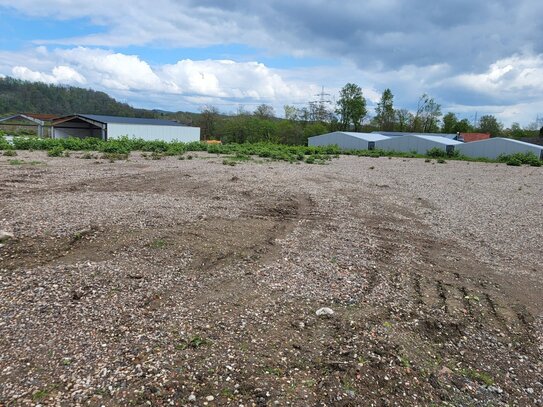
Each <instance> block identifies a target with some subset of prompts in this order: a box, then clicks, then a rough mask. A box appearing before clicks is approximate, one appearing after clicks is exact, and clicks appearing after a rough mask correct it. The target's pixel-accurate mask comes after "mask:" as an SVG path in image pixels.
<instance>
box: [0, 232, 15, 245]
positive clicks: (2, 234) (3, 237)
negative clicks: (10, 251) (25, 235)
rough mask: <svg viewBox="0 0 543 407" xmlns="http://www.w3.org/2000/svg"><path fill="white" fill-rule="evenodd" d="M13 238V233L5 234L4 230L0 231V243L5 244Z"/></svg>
mask: <svg viewBox="0 0 543 407" xmlns="http://www.w3.org/2000/svg"><path fill="white" fill-rule="evenodd" d="M14 237H15V236H14V235H13V233H9V232H6V231H5V230H0V243H4V242H7V241H8V240H10V239H13V238H14Z"/></svg>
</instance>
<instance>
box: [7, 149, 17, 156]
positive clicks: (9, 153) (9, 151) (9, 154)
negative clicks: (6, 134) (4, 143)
mask: <svg viewBox="0 0 543 407" xmlns="http://www.w3.org/2000/svg"><path fill="white" fill-rule="evenodd" d="M4 156H6V157H15V156H17V151H15V150H5V151H4Z"/></svg>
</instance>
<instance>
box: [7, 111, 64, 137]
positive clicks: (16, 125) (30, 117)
mask: <svg viewBox="0 0 543 407" xmlns="http://www.w3.org/2000/svg"><path fill="white" fill-rule="evenodd" d="M56 117H58V116H56V115H53V114H36V113H19V114H15V115H12V116H8V117H3V118H1V119H0V129H2V130H4V131H6V132H7V133H8V134H13V133H20V132H21V131H23V132H28V133H34V134H36V135H37V136H39V137H44V136H47V135H49V129H50V123H51V121H52V120H54V119H55V118H56Z"/></svg>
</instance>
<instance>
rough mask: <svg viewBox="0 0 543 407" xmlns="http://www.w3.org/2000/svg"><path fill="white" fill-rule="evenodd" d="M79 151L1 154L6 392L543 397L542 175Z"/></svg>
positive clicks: (229, 400) (474, 166) (382, 162)
mask: <svg viewBox="0 0 543 407" xmlns="http://www.w3.org/2000/svg"><path fill="white" fill-rule="evenodd" d="M81 156H82V154H72V156H71V157H70V158H65V157H64V158H48V157H46V154H45V153H44V152H19V153H18V156H17V157H0V229H2V230H6V231H10V232H13V233H14V235H15V238H14V239H12V240H10V241H8V242H7V243H6V244H5V246H4V247H2V248H0V405H27V404H37V403H39V404H42V405H66V406H68V405H75V404H81V405H92V406H100V405H106V406H116V405H199V406H201V405H206V404H207V405H209V406H212V405H236V406H238V405H244V406H252V405H258V406H265V405H270V406H272V405H287V404H290V405H296V406H313V405H322V406H325V405H327V406H330V405H345V406H348V405H352V406H358V405H364V406H372V405H373V406H394V405H398V406H407V405H421V406H423V405H424V406H426V405H454V406H460V405H473V406H491V405H492V406H499V405H522V406H534V405H542V403H543V383H542V377H543V363H542V351H543V348H542V345H543V341H542V336H541V332H542V319H541V316H542V314H543V295H542V293H543V271H542V270H543V264H542V259H543V169H542V168H532V167H508V166H505V165H503V164H480V163H467V162H447V163H445V164H436V163H435V161H434V162H431V163H428V162H425V161H424V160H420V159H409V160H407V159H400V158H393V159H387V158H356V157H341V158H339V159H336V160H333V161H332V162H331V163H330V164H328V165H309V164H288V163H278V162H260V163H257V162H249V163H243V164H239V165H237V166H226V165H223V164H222V161H223V158H219V157H217V156H212V155H208V154H203V153H199V155H198V156H197V157H195V158H194V159H192V160H188V159H185V160H178V159H177V158H176V157H168V158H163V159H161V160H146V159H144V158H143V157H141V155H140V154H139V153H132V155H131V157H130V160H129V161H117V162H114V163H112V162H109V161H108V160H102V159H82V158H79V157H81ZM13 160H17V161H13ZM322 307H328V308H330V309H332V310H333V311H334V313H333V315H328V316H317V315H316V311H317V310H318V309H320V308H322ZM446 403H448V404H446Z"/></svg>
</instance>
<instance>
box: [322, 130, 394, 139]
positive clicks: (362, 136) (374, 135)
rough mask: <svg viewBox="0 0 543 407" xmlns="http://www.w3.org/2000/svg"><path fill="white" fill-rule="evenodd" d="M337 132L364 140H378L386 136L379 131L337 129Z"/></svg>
mask: <svg viewBox="0 0 543 407" xmlns="http://www.w3.org/2000/svg"><path fill="white" fill-rule="evenodd" d="M338 133H343V134H346V135H348V136H351V137H356V138H359V139H361V140H366V141H378V140H385V139H387V138H388V137H387V136H384V135H382V134H379V133H355V132H352V131H339V132H338ZM332 134H333V133H332Z"/></svg>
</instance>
